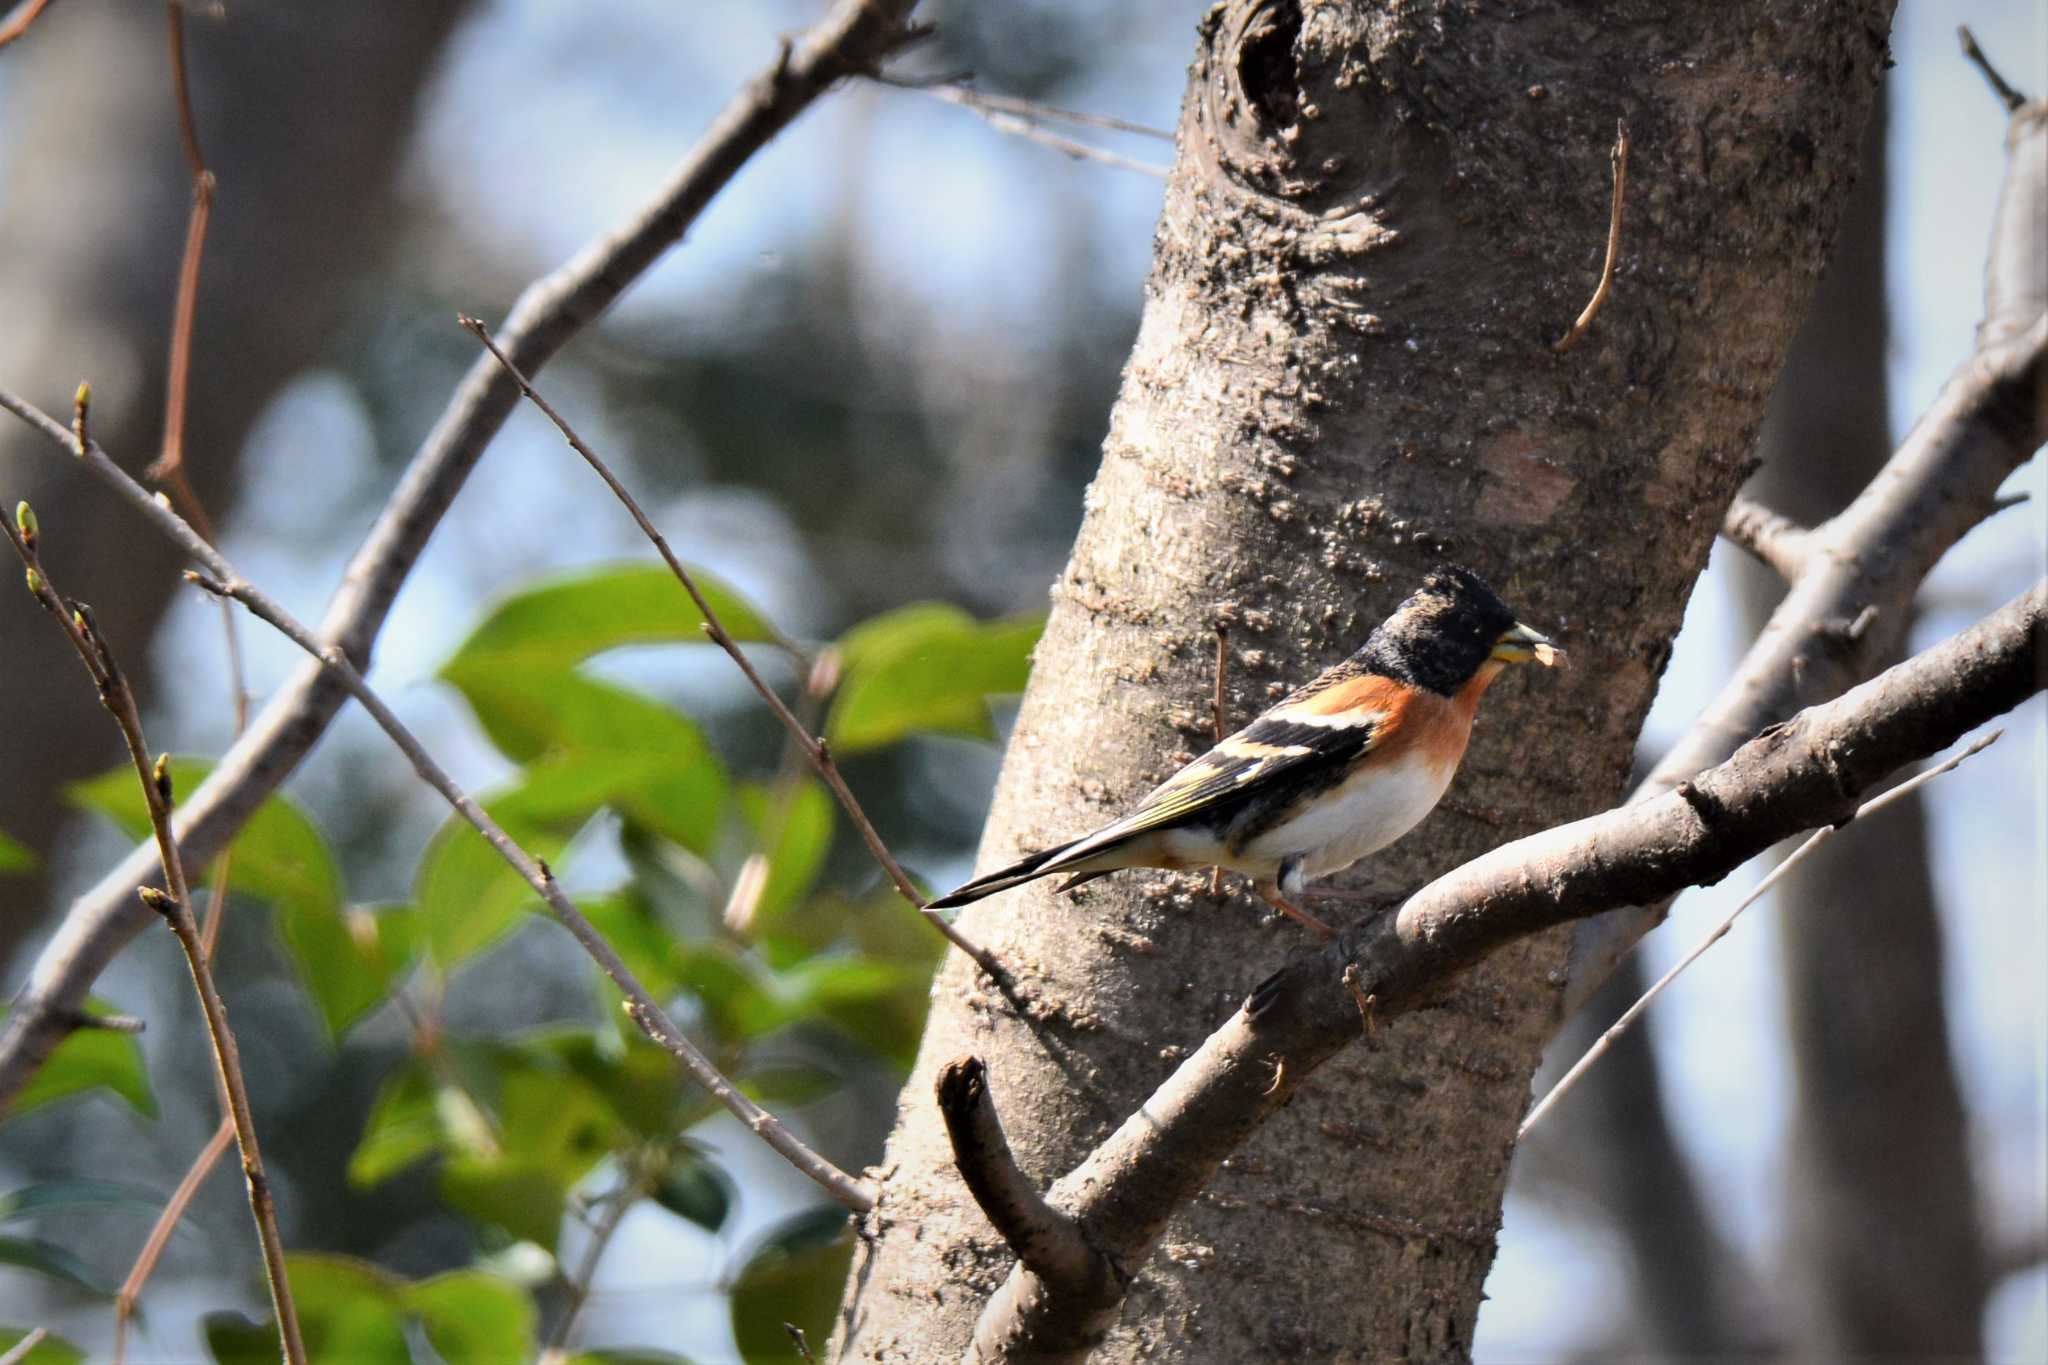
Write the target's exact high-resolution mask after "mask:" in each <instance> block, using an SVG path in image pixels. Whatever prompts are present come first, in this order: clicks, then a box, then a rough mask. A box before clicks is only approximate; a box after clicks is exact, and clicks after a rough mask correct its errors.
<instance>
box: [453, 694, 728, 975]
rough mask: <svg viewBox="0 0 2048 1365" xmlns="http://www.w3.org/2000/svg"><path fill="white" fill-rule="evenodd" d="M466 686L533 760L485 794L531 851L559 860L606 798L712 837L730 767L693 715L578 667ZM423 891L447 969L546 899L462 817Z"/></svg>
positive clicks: (483, 715) (704, 840) (669, 834)
mask: <svg viewBox="0 0 2048 1365" xmlns="http://www.w3.org/2000/svg"><path fill="white" fill-rule="evenodd" d="M458 685H459V686H461V687H462V688H463V689H464V692H465V695H467V696H469V697H470V700H471V703H472V705H473V706H475V708H476V711H477V715H478V717H479V719H481V720H483V722H484V724H485V726H486V728H487V729H489V730H490V731H491V734H492V739H493V741H494V742H495V743H497V744H498V745H499V747H500V748H502V749H504V751H505V752H506V753H507V754H509V755H511V756H512V757H514V758H516V759H520V760H522V761H525V762H526V763H527V765H528V766H527V767H526V769H525V771H524V772H522V773H521V774H520V776H519V778H518V780H517V781H516V782H515V783H514V784H513V785H512V786H510V787H508V788H505V789H504V790H502V791H500V792H498V793H497V794H496V795H495V796H493V797H491V798H490V799H489V800H487V801H486V802H485V803H484V808H485V810H487V811H488V812H489V813H490V815H491V818H492V819H494V820H496V821H497V822H498V824H499V825H500V826H502V827H503V828H504V830H505V832H506V833H507V834H508V835H510V836H511V837H512V838H513V839H514V840H515V841H517V842H518V843H519V844H520V845H521V846H522V847H524V848H525V849H526V851H527V852H528V853H530V854H532V855H533V856H535V857H537V858H541V859H545V860H549V861H553V860H555V859H558V858H559V857H560V856H561V852H562V850H563V849H564V848H566V847H567V846H568V844H569V841H570V839H571V838H572V837H574V835H575V833H576V831H577V830H578V829H579V828H580V827H581V826H582V825H583V824H584V823H585V822H586V821H588V820H589V819H590V817H591V816H592V815H594V814H596V813H597V812H598V811H600V810H602V809H605V808H606V807H612V808H615V809H617V810H619V811H620V812H622V813H623V814H625V815H626V816H627V817H628V818H629V819H630V820H631V821H633V822H635V823H637V824H638V825H640V826H641V827H643V828H645V829H648V830H651V831H653V832H655V833H658V834H660V835H662V836H664V837H665V838H668V839H671V840H673V841H675V842H676V843H679V844H681V845H683V846H685V847H688V848H693V849H696V850H699V851H702V850H705V849H708V848H709V847H710V845H711V843H712V840H713V839H714V837H715V835H716V832H717V829H718V825H719V822H720V819H721V817H722V815H723V812H724V809H725V803H726V789H727V783H726V777H725V772H724V769H723V768H722V767H721V766H720V764H719V762H718V760H717V757H716V756H715V755H714V754H713V753H712V752H711V748H710V746H709V745H708V744H707V743H706V742H705V740H704V737H703V734H702V733H701V732H700V731H699V730H698V729H697V727H696V726H695V725H693V724H691V723H690V722H689V720H687V719H686V718H685V717H683V716H681V715H679V714H677V713H676V712H674V711H672V710H670V709H669V708H667V707H665V706H663V705H661V704H660V703H658V702H655V701H652V700H650V699H648V698H646V697H642V696H640V695H638V694H637V693H634V692H630V691H628V690H626V689H624V688H620V687H613V686H611V685H610V684H608V683H601V682H597V681H595V680H593V679H590V678H585V677H581V676H579V675H576V674H573V673H561V674H553V675H547V676H527V677H522V678H518V679H511V678H503V677H498V678H490V679H480V678H468V677H467V676H466V675H465V677H464V678H463V679H462V680H459V682H458ZM414 890H415V899H416V901H417V902H418V905H419V908H420V911H421V914H422V915H423V916H424V919H425V923H426V932H427V941H428V945H429V947H430V949H431V951H432V953H433V955H434V958H435V960H436V961H437V962H439V963H440V964H441V965H442V966H444V967H448V966H453V965H454V964H455V963H457V962H460V961H461V960H462V959H463V958H466V957H468V956H469V955H471V954H473V953H475V952H478V951H479V950H481V949H483V948H484V947H487V946H488V945H490V944H491V943H493V942H495V941H496V940H497V939H498V938H499V937H500V936H502V935H503V934H505V933H506V932H507V931H508V930H510V929H511V928H512V927H513V926H514V925H515V924H516V923H517V922H518V919H519V916H520V914H521V912H522V911H523V910H524V909H526V908H528V907H531V906H532V905H534V904H535V903H536V901H537V899H538V898H537V897H536V896H535V894H534V892H533V891H532V889H531V888H529V887H528V886H527V885H526V883H525V882H524V881H523V880H521V878H520V877H519V875H518V873H516V872H514V871H513V870H512V868H511V867H510V866H509V865H507V864H506V863H505V861H504V859H502V858H501V857H499V856H498V854H497V853H496V851H495V850H493V849H492V848H491V847H490V845H489V844H487V843H486V842H485V841H484V839H483V836H482V835H480V834H478V833H477V832H476V831H475V830H474V829H472V828H471V827H470V826H469V824H468V822H467V821H465V820H463V819H461V818H460V817H459V816H453V817H450V818H449V820H448V822H447V823H446V824H444V825H443V826H442V828H441V831H440V832H439V833H438V834H436V835H435V836H434V839H433V841H432V842H431V843H430V844H429V845H428V847H427V851H426V854H425V855H424V856H423V857H422V859H421V861H420V868H419V872H418V874H417V878H416V881H415V886H414Z"/></svg>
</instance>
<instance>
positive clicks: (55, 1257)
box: [0, 1237, 109, 1298]
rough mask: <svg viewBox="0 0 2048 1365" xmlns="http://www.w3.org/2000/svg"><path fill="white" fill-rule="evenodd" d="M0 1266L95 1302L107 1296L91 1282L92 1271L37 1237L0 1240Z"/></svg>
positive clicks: (65, 1252) (60, 1248)
mask: <svg viewBox="0 0 2048 1365" xmlns="http://www.w3.org/2000/svg"><path fill="white" fill-rule="evenodd" d="M0 1265H12V1266H19V1267H21V1268H22V1269H23V1270H33V1271H34V1272H35V1273H36V1274H38V1275H45V1276H48V1277H49V1278H50V1279H53V1280H61V1281H62V1282H64V1283H65V1284H68V1285H70V1286H71V1287H72V1288H74V1289H82V1290H84V1291H85V1292H86V1293H88V1294H91V1295H93V1296H95V1297H99V1298H104V1297H105V1296H106V1295H107V1293H108V1292H109V1291H107V1290H105V1289H103V1288H101V1287H100V1285H99V1284H98V1283H97V1282H96V1281H95V1280H94V1279H93V1275H92V1271H91V1270H90V1269H88V1268H87V1267H86V1264H85V1262H83V1261H81V1260H79V1259H78V1257H76V1256H74V1255H72V1254H71V1253H70V1252H69V1251H67V1250H65V1249H64V1248H63V1247H60V1246H58V1245H57V1244H56V1243H55V1242H46V1241H44V1240H43V1239H42V1238H40V1237H0Z"/></svg>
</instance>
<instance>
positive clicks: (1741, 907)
mask: <svg viewBox="0 0 2048 1365" xmlns="http://www.w3.org/2000/svg"><path fill="white" fill-rule="evenodd" d="M2004 733H2005V731H2003V730H1993V731H1992V732H1991V733H1990V734H1988V735H1984V736H1982V737H1981V738H1979V739H1977V740H1976V741H1974V742H1973V743H1971V745H1970V746H1969V747H1968V748H1966V749H1964V750H1963V751H1962V752H1961V753H1959V754H1957V755H1955V756H1954V757H1953V758H1950V759H1949V760H1948V761H1947V762H1944V763H1940V764H1937V765H1936V766H1934V767H1932V768H1929V769H1927V770H1926V771H1925V772H1922V773H1917V774H1915V775H1914V776H1912V777H1910V778H1907V779H1906V780H1905V781H1904V782H1901V783H1899V785H1897V786H1896V787H1893V788H1891V789H1890V790H1888V791H1886V792H1885V793H1884V794H1883V795H1881V796H1875V797H1872V798H1871V799H1870V800H1868V801H1866V802H1864V803H1863V804H1862V805H1860V806H1858V807H1857V808H1856V813H1855V815H1853V816H1851V817H1850V819H1852V820H1860V819H1862V818H1863V817H1864V816H1866V815H1875V814H1876V813H1877V812H1878V811H1881V810H1883V809H1884V808H1885V807H1886V806H1889V805H1891V804H1892V803H1893V802H1894V801H1898V800H1900V799H1902V798H1904V797H1906V796H1909V795H1911V794H1912V793H1913V792H1915V791H1918V790H1919V789H1920V788H1921V787H1923V786H1925V785H1926V784H1928V783H1929V782H1932V781H1933V780H1934V779H1935V778H1937V777H1940V776H1941V775H1942V774H1943V773H1946V772H1952V771H1954V770H1955V769H1956V768H1957V767H1958V766H1960V765H1961V764H1962V763H1963V761H1964V760H1966V759H1968V758H1971V757H1973V756H1975V755H1977V754H1979V753H1982V752H1983V751H1984V750H1985V749H1988V748H1990V747H1991V746H1992V745H1993V744H1995V743H1997V742H1998V737H1999V736H2000V735H2002V734H2004ZM1847 823H1849V822H1848V821H1847V820H1845V821H1843V822H1842V824H1847ZM1840 828H1842V825H1824V826H1822V827H1821V828H1820V829H1817V830H1815V831H1814V832H1813V833H1812V834H1811V835H1809V836H1808V837H1807V839H1806V842H1805V843H1802V844H1801V845H1800V846H1799V847H1798V848H1796V849H1794V850H1793V851H1792V853H1791V854H1790V855H1789V856H1787V857H1786V859H1785V860H1784V861H1783V862H1781V863H1779V864H1778V865H1777V866H1776V867H1774V868H1772V869H1771V870H1770V872H1769V873H1768V874H1767V875H1766V876H1765V877H1764V878H1763V879H1762V880H1761V881H1759V882H1758V883H1757V884H1756V886H1755V887H1754V888H1753V889H1752V890H1751V891H1750V893H1749V894H1748V895H1746V896H1744V897H1743V898H1742V899H1741V900H1740V901H1738V902H1737V903H1736V906H1735V908H1734V909H1733V910H1730V911H1729V912H1728V914H1727V916H1726V917H1725V918H1723V919H1722V921H1721V922H1720V923H1719V924H1717V925H1715V926H1714V929H1713V932H1712V933H1709V934H1708V935H1707V936H1706V937H1705V938H1703V939H1701V940H1700V941H1699V943H1698V944H1696V945H1695V946H1694V947H1693V949H1692V951H1691V952H1689V953H1687V954H1686V955H1685V956H1684V957H1682V958H1680V959H1679V960H1678V962H1677V963H1676V964H1675V965H1674V966H1673V967H1672V968H1671V970H1670V971H1668V972H1666V973H1664V975H1662V976H1660V977H1658V978H1657V980H1656V983H1655V984H1654V985H1652V986H1651V987H1650V988H1649V989H1648V990H1646V991H1644V992H1643V994H1642V998H1641V999H1639V1000H1637V1001H1636V1002H1635V1003H1634V1004H1633V1005H1630V1006H1629V1007H1628V1008H1627V1009H1626V1010H1624V1011H1623V1012H1622V1015H1621V1018H1619V1019H1617V1020H1615V1021H1614V1023H1613V1024H1612V1025H1611V1026H1610V1027H1609V1028H1608V1030H1607V1031H1606V1032H1605V1033H1603V1034H1601V1035H1600V1037H1599V1038H1598V1039H1597V1040H1596V1041H1595V1042H1594V1043H1593V1045H1592V1046H1591V1047H1589V1048H1587V1049H1586V1055H1585V1056H1583V1057H1581V1058H1579V1060H1578V1061H1576V1062H1574V1063H1572V1069H1571V1070H1569V1071H1567V1072H1565V1073H1564V1075H1563V1076H1562V1077H1561V1078H1560V1079H1559V1080H1558V1082H1557V1084H1556V1085H1554V1086H1552V1087H1551V1088H1550V1093H1549V1094H1547V1095H1545V1096H1544V1097H1543V1098H1542V1099H1541V1100H1540V1101H1538V1102H1537V1104H1536V1107H1535V1108H1533V1109H1531V1110H1530V1111H1529V1116H1528V1117H1527V1118H1525V1119H1523V1120H1522V1126H1521V1128H1520V1129H1518V1130H1517V1131H1516V1133H1515V1141H1517V1142H1521V1141H1523V1140H1524V1139H1526V1138H1527V1137H1528V1136H1529V1132H1530V1130H1531V1129H1533V1128H1535V1126H1536V1124H1537V1122H1538V1121H1539V1120H1541V1119H1542V1117H1543V1116H1544V1115H1545V1114H1547V1113H1549V1112H1550V1111H1551V1110H1552V1109H1553V1108H1555V1107H1556V1106H1557V1102H1558V1101H1559V1100H1561V1099H1563V1098H1564V1097H1565V1094H1566V1093H1567V1092H1568V1091H1570V1090H1571V1088H1572V1087H1573V1086H1574V1085H1577V1084H1578V1082H1579V1078H1580V1077H1581V1076H1583V1075H1585V1073H1586V1071H1587V1069H1588V1068H1590V1067H1591V1066H1592V1065H1593V1063H1595V1062H1597V1061H1599V1060H1600V1059H1601V1058H1602V1057H1604V1056H1606V1055H1607V1052H1608V1049H1610V1048H1612V1047H1613V1046H1614V1043H1615V1040H1616V1039H1617V1038H1619V1037H1621V1035H1622V1034H1623V1033H1625V1032H1627V1031H1628V1028H1629V1026H1630V1025H1632V1024H1634V1023H1635V1021H1636V1020H1637V1018H1639V1017H1640V1016H1641V1015H1642V1013H1643V1011H1644V1010H1646V1009H1648V1008H1649V1007H1650V1002H1651V1001H1652V1000H1655V999H1656V998H1657V997H1658V996H1659V995H1662V994H1663V993H1664V988H1665V987H1667V986H1669V985H1670V984H1671V983H1672V982H1673V981H1676V980H1677V979H1678V977H1679V974H1680V973H1682V972H1683V971H1684V970H1685V969H1686V968H1688V967H1690V966H1692V964H1693V963H1695V962H1697V961H1698V960H1699V959H1700V957H1701V956H1702V955H1703V954H1704V953H1705V952H1706V951H1707V949H1709V948H1711V947H1713V946H1714V945H1715V944H1716V943H1719V942H1720V941H1721V940H1722V938H1724V937H1725V936H1726V935H1727V933H1728V931H1729V930H1730V929H1732V928H1734V927H1735V921H1736V919H1737V918H1738V917H1739V916H1740V915H1741V914H1742V912H1743V911H1745V910H1747V909H1749V907H1750V906H1752V905H1754V904H1756V902H1757V901H1758V900H1760V899H1761V898H1762V897H1763V894H1764V893H1765V892H1766V891H1769V890H1770V889H1771V888H1772V887H1773V886H1775V885H1777V884H1778V881H1779V880H1780V879H1781V878H1782V877H1784V876H1785V874H1786V873H1788V872H1790V871H1791V870H1792V869H1793V868H1795V867H1797V866H1798V865H1799V864H1800V863H1801V862H1802V861H1804V859H1805V858H1806V855H1807V854H1809V853H1811V852H1813V851H1814V850H1815V849H1817V848H1819V847H1820V846H1821V845H1822V844H1824V843H1826V842H1827V841H1828V839H1829V838H1830V837H1831V836H1832V835H1833V834H1834V832H1835V831H1836V830H1838V829H1840Z"/></svg>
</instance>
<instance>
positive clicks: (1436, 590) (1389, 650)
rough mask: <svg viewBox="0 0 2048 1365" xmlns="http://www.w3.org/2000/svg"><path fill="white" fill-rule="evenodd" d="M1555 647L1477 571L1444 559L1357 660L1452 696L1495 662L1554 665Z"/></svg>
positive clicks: (1385, 672)
mask: <svg viewBox="0 0 2048 1365" xmlns="http://www.w3.org/2000/svg"><path fill="white" fill-rule="evenodd" d="M1555 648H1556V647H1555V646H1554V645H1552V644H1551V642H1550V641H1549V640H1547V639H1545V638H1544V637H1543V636H1542V635H1540V634H1538V633H1537V632H1535V631H1533V630H1531V629H1529V627H1527V626H1524V625H1520V624H1518V623H1517V622H1516V621H1515V614H1514V613H1513V612H1511V611H1509V610H1508V609H1507V605H1506V604H1505V603H1504V602H1502V601H1501V600H1500V598H1498V597H1496V596H1495V595H1494V592H1493V589H1492V588H1489V587H1488V586H1486V581H1485V580H1484V579H1482V578H1481V577H1480V576H1479V575H1478V574H1476V573H1473V572H1472V571H1471V570H1470V569H1467V568H1463V567H1461V566H1459V565H1456V564H1443V565H1439V566H1438V567H1437V568H1435V569H1433V570H1431V571H1430V574H1429V576H1428V577H1427V578H1425V579H1423V580H1422V586H1421V587H1419V588H1417V589H1416V590H1415V592H1414V594H1413V595H1412V596H1410V597H1409V598H1408V600H1407V601H1405V602H1403V603H1402V604H1401V605H1400V606H1399V607H1398V608H1396V609H1395V611H1394V614H1393V615H1392V616H1389V617H1388V618H1387V619H1386V621H1385V622H1384V623H1382V624H1381V626H1380V628H1379V629H1378V630H1375V631H1374V632H1373V633H1372V638H1371V639H1369V640H1367V641H1366V642H1365V648H1364V649H1362V650H1360V651H1359V653H1358V658H1359V660H1360V662H1362V663H1364V664H1365V666H1366V667H1368V668H1370V669H1371V670H1372V671H1373V672H1375V673H1379V674H1383V675H1385V676H1386V677H1389V678H1394V679H1397V680H1399V681H1401V682H1405V683H1410V684H1412V685H1414V686H1416V687H1426V688H1428V689H1429V690H1430V691H1432V692H1435V693H1438V694H1440V695H1442V696H1446V697H1448V696H1454V695H1456V693H1457V692H1458V690H1459V689H1460V688H1462V687H1463V686H1464V685H1465V684H1466V683H1468V682H1470V681H1471V680H1472V677H1473V675H1474V674H1476V673H1478V672H1479V670H1480V668H1481V667H1482V666H1483V665H1484V664H1485V663H1486V661H1487V660H1488V659H1495V658H1497V659H1500V660H1501V661H1502V662H1505V663H1515V662H1520V661H1521V660H1523V659H1528V658H1539V659H1541V660H1542V661H1543V662H1545V663H1549V662H1551V658H1552V656H1553V654H1554V652H1555Z"/></svg>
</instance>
